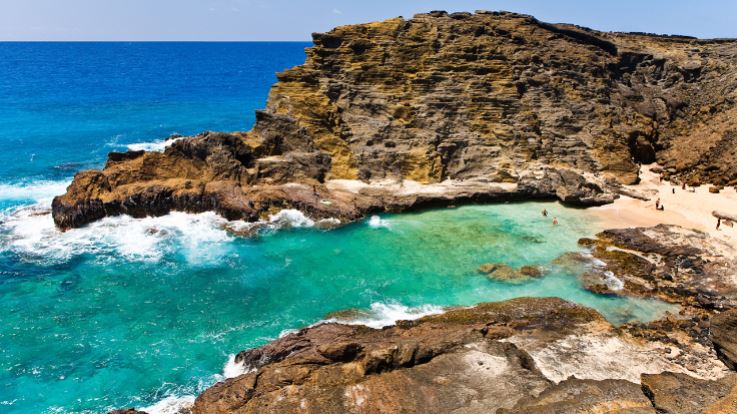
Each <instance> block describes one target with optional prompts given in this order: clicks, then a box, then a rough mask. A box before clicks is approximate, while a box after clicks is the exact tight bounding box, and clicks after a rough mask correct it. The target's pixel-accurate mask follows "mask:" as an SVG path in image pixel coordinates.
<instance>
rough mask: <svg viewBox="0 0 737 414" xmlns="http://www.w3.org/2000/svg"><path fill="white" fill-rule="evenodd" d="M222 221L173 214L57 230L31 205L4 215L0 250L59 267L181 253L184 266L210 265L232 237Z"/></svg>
mask: <svg viewBox="0 0 737 414" xmlns="http://www.w3.org/2000/svg"><path fill="white" fill-rule="evenodd" d="M226 222H227V221H226V220H225V219H224V218H222V217H220V216H218V215H217V214H215V213H201V214H188V213H180V212H174V213H171V214H168V215H166V216H162V217H149V218H143V219H135V218H133V217H130V216H118V217H107V218H104V219H102V220H99V221H97V222H94V223H92V224H89V225H87V226H85V227H82V228H78V229H72V230H68V231H66V232H61V231H59V230H58V229H57V228H56V227H55V226H54V222H53V219H52V217H51V212H50V210H49V209H48V208H44V207H40V206H33V207H29V208H24V209H20V210H18V211H16V212H14V213H12V214H10V215H8V216H6V217H5V220H4V223H3V224H2V226H1V227H0V250H5V251H8V250H9V251H12V252H14V253H16V254H18V255H19V256H21V257H23V258H25V259H27V260H31V261H36V262H42V263H47V264H49V263H59V262H63V261H67V260H69V259H71V258H72V257H75V256H78V255H81V254H95V255H109V256H111V257H122V258H125V259H127V260H131V261H153V262H156V261H159V260H161V258H162V257H163V256H164V255H166V254H168V253H174V252H176V253H181V254H183V255H184V256H185V258H186V259H187V260H188V261H189V262H190V263H195V264H197V263H203V262H210V261H215V260H218V259H220V258H222V257H223V255H224V254H226V253H227V246H226V244H225V243H226V242H228V241H230V240H232V237H231V236H230V235H229V234H228V233H227V232H226V231H225V230H224V229H223V226H224V225H225V223H226Z"/></svg>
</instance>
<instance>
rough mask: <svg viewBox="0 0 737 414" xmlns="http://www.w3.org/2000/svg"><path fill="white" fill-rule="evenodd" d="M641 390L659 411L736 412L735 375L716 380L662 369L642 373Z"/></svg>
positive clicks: (681, 413)
mask: <svg viewBox="0 0 737 414" xmlns="http://www.w3.org/2000/svg"><path fill="white" fill-rule="evenodd" d="M642 390H643V392H644V393H645V395H647V396H648V398H650V400H651V401H652V404H653V406H654V407H655V409H656V410H657V412H658V413H663V414H702V413H713V414H717V413H722V414H728V413H735V412H737V376H736V375H731V376H728V377H725V378H723V379H721V380H719V381H709V380H702V379H697V378H694V377H691V376H688V375H686V374H676V373H672V372H664V373H662V374H656V375H648V374H645V375H643V376H642Z"/></svg>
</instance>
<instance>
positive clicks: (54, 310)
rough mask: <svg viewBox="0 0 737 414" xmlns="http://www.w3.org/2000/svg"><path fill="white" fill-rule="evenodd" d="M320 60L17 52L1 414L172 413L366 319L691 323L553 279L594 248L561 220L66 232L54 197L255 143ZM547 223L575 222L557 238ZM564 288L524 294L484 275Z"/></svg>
mask: <svg viewBox="0 0 737 414" xmlns="http://www.w3.org/2000/svg"><path fill="white" fill-rule="evenodd" d="M307 46H308V44H306V43H0V154H2V163H0V412H3V413H12V414H19V413H101V412H105V411H107V410H109V409H112V408H120V407H128V406H136V407H149V408H148V409H147V410H148V411H149V412H150V413H152V414H156V413H168V412H174V411H173V410H174V409H175V408H176V407H178V406H180V405H181V404H186V403H188V402H191V400H192V398H193V395H195V394H196V393H198V392H200V391H202V390H203V389H204V388H205V387H207V386H209V385H211V384H212V383H214V382H215V381H217V380H219V379H222V378H223V377H224V376H231V375H236V374H238V372H239V370H240V369H241V367H237V366H235V365H234V364H233V363H232V362H231V361H230V358H231V357H232V354H234V353H236V352H238V351H240V350H242V349H244V348H248V347H253V346H258V345H261V344H263V343H265V342H267V341H269V340H272V339H275V338H277V337H278V336H279V335H280V334H281V333H283V332H285V331H288V330H290V329H294V328H299V327H302V326H305V325H309V324H312V323H315V322H318V321H320V320H322V319H324V318H325V317H326V315H327V314H328V313H330V312H334V311H339V310H344V309H349V308H355V309H358V310H359V311H360V312H359V313H358V314H359V316H357V317H356V320H355V322H363V323H368V324H370V325H372V326H376V327H378V326H382V325H385V324H388V323H391V322H392V321H394V320H396V319H399V318H408V317H417V316H419V315H423V314H427V313H433V312H439V311H440V310H441V308H442V307H443V306H450V305H471V304H474V303H478V302H482V301H493V300H503V299H507V298H512V297H519V296H560V297H563V298H566V299H569V300H573V301H576V302H579V303H583V304H586V305H588V306H592V307H595V308H596V309H598V310H600V311H601V312H602V313H603V314H604V315H605V316H606V317H607V318H609V319H610V320H611V321H613V322H615V323H621V322H626V321H629V320H633V319H641V320H647V319H650V318H654V317H657V316H659V315H660V314H662V312H664V311H666V310H669V309H672V308H670V307H669V306H666V305H664V304H662V303H659V302H654V301H645V300H634V299H626V298H617V297H604V296H598V295H594V294H592V293H590V292H587V291H585V290H584V289H582V288H581V286H580V283H579V282H578V279H577V278H576V275H575V274H573V273H572V272H573V271H572V270H570V269H567V268H562V267H559V266H556V265H555V264H553V263H552V262H553V260H554V259H555V258H556V257H558V256H559V255H560V254H562V253H564V252H567V251H571V250H577V249H578V247H577V245H576V240H577V239H578V238H579V237H582V236H588V235H591V233H592V231H593V230H592V229H593V225H592V222H591V216H590V215H589V214H588V213H587V212H585V211H582V210H569V209H564V208H562V207H560V206H559V205H558V204H555V203H545V204H544V205H543V204H541V203H522V204H503V205H495V206H468V207H463V208H459V209H453V210H435V211H427V212H421V213H414V214H405V215H386V216H382V217H381V218H379V217H375V218H372V219H371V220H367V221H363V222H359V223H355V224H352V225H349V226H345V227H342V228H340V229H338V230H334V231H327V232H326V231H319V230H315V229H311V228H309V226H310V224H311V222H310V220H309V219H307V218H304V217H302V216H300V215H299V214H298V213H297V212H286V213H285V214H283V215H282V216H281V217H277V218H275V221H277V222H289V223H292V224H293V225H294V226H295V227H298V228H292V229H283V230H280V231H274V232H271V233H268V234H264V235H262V236H260V237H257V238H253V239H243V238H238V237H235V236H233V235H232V234H230V233H229V232H228V231H227V228H228V227H232V226H243V225H245V224H244V223H229V222H226V221H225V220H224V219H222V218H219V217H218V216H216V215H214V214H209V213H207V214H199V215H190V214H183V213H174V214H171V215H169V216H165V217H159V218H147V219H140V220H135V219H131V218H129V217H116V218H108V219H104V220H102V221H100V222H98V223H94V224H92V225H90V226H88V227H86V228H82V229H77V230H72V231H68V232H65V233H60V232H58V231H56V230H55V229H54V227H53V223H52V221H51V217H50V215H49V212H48V208H49V205H50V200H51V198H52V197H53V196H54V195H56V194H59V193H62V192H63V191H64V188H65V186H66V185H67V184H68V182H69V180H70V179H71V177H72V176H73V174H74V173H75V172H76V171H78V170H80V169H85V168H93V167H100V166H101V165H102V164H103V163H104V160H105V158H106V154H107V152H108V151H111V150H125V149H126V148H150V149H156V148H157V147H160V143H161V142H162V141H163V140H164V139H165V138H166V137H168V136H169V135H171V134H174V133H179V134H184V135H187V134H194V133H198V132H200V131H203V130H245V129H248V128H250V126H251V125H252V123H253V121H254V111H255V110H256V109H259V108H262V107H264V105H265V102H266V97H267V94H268V90H269V87H270V86H271V84H272V83H274V82H275V80H276V78H275V76H274V73H275V72H277V71H280V70H283V69H286V68H288V67H290V66H293V65H296V64H299V63H301V62H302V61H303V60H304V51H303V50H304V48H305V47H307ZM543 207H545V208H547V209H548V210H550V211H551V212H553V213H554V214H555V215H557V216H558V217H559V219H560V221H561V225H560V226H556V227H553V226H552V225H551V224H550V223H549V222H548V221H547V220H543V219H542V218H541V216H540V214H539V212H540V210H541V209H542V208H543ZM488 262H503V263H507V264H509V265H513V266H520V265H523V264H536V265H540V266H544V267H546V268H548V269H549V271H550V274H549V275H548V276H547V277H545V278H543V279H541V280H536V281H532V282H528V283H523V284H515V285H510V284H504V283H499V282H494V281H490V280H488V279H487V278H486V277H484V276H483V275H480V274H478V273H477V271H476V269H477V268H478V266H479V265H481V264H484V263H488Z"/></svg>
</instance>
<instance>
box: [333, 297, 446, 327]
mask: <svg viewBox="0 0 737 414" xmlns="http://www.w3.org/2000/svg"><path fill="white" fill-rule="evenodd" d="M443 312H444V309H443V308H442V307H441V306H436V305H420V306H415V307H410V306H405V305H402V304H400V303H384V302H374V303H372V304H371V307H370V309H369V310H368V311H366V312H360V313H359V315H358V316H356V317H355V318H351V319H342V318H339V319H337V318H334V319H329V320H327V321H323V322H322V323H324V322H337V323H342V324H346V325H365V326H368V327H370V328H374V329H381V328H384V327H387V326H392V325H394V324H396V323H397V321H406V320H414V319H420V318H422V317H425V316H430V315H439V314H441V313H443Z"/></svg>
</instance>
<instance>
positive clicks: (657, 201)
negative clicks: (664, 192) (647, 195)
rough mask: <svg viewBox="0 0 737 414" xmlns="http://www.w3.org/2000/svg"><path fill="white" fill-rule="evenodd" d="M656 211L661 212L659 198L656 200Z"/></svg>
mask: <svg viewBox="0 0 737 414" xmlns="http://www.w3.org/2000/svg"><path fill="white" fill-rule="evenodd" d="M655 209H656V210H660V197H658V199H657V200H655Z"/></svg>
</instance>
